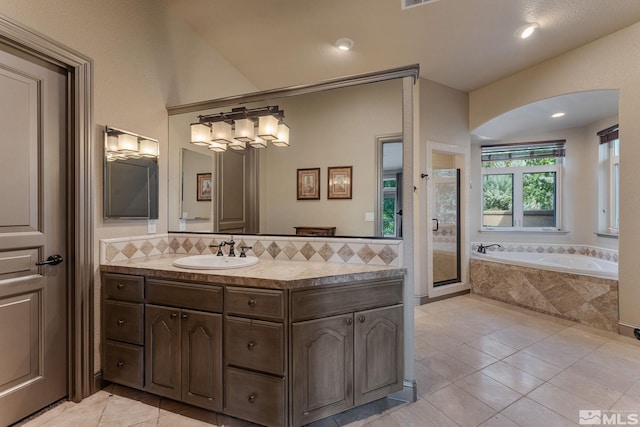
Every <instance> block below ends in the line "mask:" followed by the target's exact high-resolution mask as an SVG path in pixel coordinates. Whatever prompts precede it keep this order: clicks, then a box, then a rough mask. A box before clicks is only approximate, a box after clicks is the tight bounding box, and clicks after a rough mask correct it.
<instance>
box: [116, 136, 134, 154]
mask: <svg viewBox="0 0 640 427" xmlns="http://www.w3.org/2000/svg"><path fill="white" fill-rule="evenodd" d="M118 151H120V152H121V153H137V152H138V137H136V136H133V135H129V134H128V133H121V134H120V135H118Z"/></svg>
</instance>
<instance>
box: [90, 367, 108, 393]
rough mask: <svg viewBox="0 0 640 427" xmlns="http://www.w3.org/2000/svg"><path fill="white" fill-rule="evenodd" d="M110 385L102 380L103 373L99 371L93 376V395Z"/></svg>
mask: <svg viewBox="0 0 640 427" xmlns="http://www.w3.org/2000/svg"><path fill="white" fill-rule="evenodd" d="M108 384H109V383H108V382H107V381H105V380H103V379H102V371H98V372H96V373H95V374H93V384H92V388H91V394H94V393H97V392H99V391H100V390H102V389H103V388H105V387H106V386H107V385H108Z"/></svg>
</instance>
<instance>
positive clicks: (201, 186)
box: [196, 173, 211, 202]
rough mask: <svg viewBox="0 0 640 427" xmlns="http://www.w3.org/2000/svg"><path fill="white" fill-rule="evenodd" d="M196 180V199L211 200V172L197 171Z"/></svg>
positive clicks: (200, 200) (201, 200)
mask: <svg viewBox="0 0 640 427" xmlns="http://www.w3.org/2000/svg"><path fill="white" fill-rule="evenodd" d="M196 175H197V176H198V180H197V185H198V188H197V199H198V201H199V202H207V201H211V174H210V173H199V174H196Z"/></svg>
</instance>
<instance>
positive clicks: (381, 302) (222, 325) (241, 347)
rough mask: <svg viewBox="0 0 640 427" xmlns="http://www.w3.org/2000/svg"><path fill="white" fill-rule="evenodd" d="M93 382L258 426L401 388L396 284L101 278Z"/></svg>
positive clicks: (295, 420)
mask: <svg viewBox="0 0 640 427" xmlns="http://www.w3.org/2000/svg"><path fill="white" fill-rule="evenodd" d="M103 289H104V296H103V336H104V341H103V349H104V352H103V375H104V379H105V380H108V381H112V382H115V383H119V384H123V385H128V386H131V387H134V388H138V389H142V390H145V391H148V392H150V393H154V394H157V395H161V396H165V397H168V398H171V399H175V400H180V401H183V402H186V403H190V404H193V405H195V406H199V407H202V408H206V409H210V410H214V411H217V412H222V413H225V414H228V415H231V416H234V417H238V418H241V419H244V420H248V421H252V422H254V423H258V424H262V425H265V426H295V427H297V426H301V425H304V424H308V423H310V422H313V421H315V420H318V419H321V418H324V417H328V416H330V415H333V414H336V413H339V412H342V411H344V410H346V409H349V408H352V407H354V406H357V405H360V404H363V403H367V402H370V401H373V400H375V399H378V398H381V397H384V396H386V395H389V394H391V393H394V392H396V391H399V390H401V389H402V378H403V345H404V344H403V306H402V278H396V279H378V280H369V281H366V282H365V281H363V282H352V283H348V284H341V285H332V286H317V287H309V288H302V289H290V290H289V289H282V290H280V289H263V288H250V287H244V286H228V285H227V286H223V285H211V284H199V283H189V282H179V281H172V280H164V279H156V278H148V277H143V276H133V275H125V274H115V273H103Z"/></svg>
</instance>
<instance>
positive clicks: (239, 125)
mask: <svg viewBox="0 0 640 427" xmlns="http://www.w3.org/2000/svg"><path fill="white" fill-rule="evenodd" d="M254 135H255V127H254V126H253V120H251V119H238V120H236V132H235V139H236V140H237V141H242V142H249V143H251V142H252V141H253V138H254V137H255V136H254Z"/></svg>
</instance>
